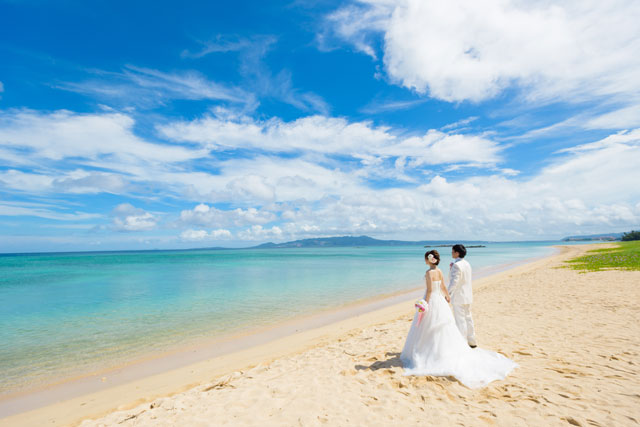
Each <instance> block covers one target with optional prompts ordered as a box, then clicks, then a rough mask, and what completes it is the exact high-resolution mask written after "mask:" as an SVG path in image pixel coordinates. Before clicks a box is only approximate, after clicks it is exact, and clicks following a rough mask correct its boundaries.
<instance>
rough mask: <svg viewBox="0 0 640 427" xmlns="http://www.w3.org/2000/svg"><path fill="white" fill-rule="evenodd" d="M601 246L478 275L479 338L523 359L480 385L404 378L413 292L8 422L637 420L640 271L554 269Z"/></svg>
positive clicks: (511, 422) (3, 422)
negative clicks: (379, 305)
mask: <svg viewBox="0 0 640 427" xmlns="http://www.w3.org/2000/svg"><path fill="white" fill-rule="evenodd" d="M597 246H603V247H604V246H607V245H581V246H566V247H562V250H561V252H560V253H559V254H558V255H554V256H552V257H548V258H544V259H541V260H538V261H535V262H532V263H529V264H526V265H523V266H519V267H516V268H513V269H510V270H507V271H504V272H501V273H498V274H495V275H492V276H489V277H486V278H483V279H481V280H478V281H476V282H474V299H475V300H474V304H473V312H474V318H475V322H476V330H477V335H478V339H479V345H480V347H483V348H487V349H490V350H494V351H498V352H501V353H503V354H504V355H506V356H507V357H509V358H511V359H513V360H515V361H516V362H517V363H518V364H519V365H520V366H519V368H517V369H516V370H515V371H514V372H513V373H512V374H511V375H509V376H508V377H507V378H506V379H505V380H504V381H497V382H494V383H492V384H490V385H489V386H488V387H486V388H483V389H478V390H471V389H468V388H466V387H464V386H462V385H461V384H460V383H458V382H457V381H455V380H452V379H448V378H436V377H404V376H402V367H401V364H400V361H399V355H400V351H401V349H402V346H403V344H404V340H405V338H406V334H407V331H408V329H409V325H410V321H411V319H412V317H413V304H412V303H413V297H412V298H411V299H407V300H406V301H402V302H401V303H397V304H394V305H391V306H387V307H385V308H382V309H377V310H375V311H370V312H366V313H361V314H359V315H357V316H354V317H351V318H348V319H343V320H340V321H337V322H335V323H332V324H329V325H324V326H320V327H317V328H313V329H309V330H305V331H302V332H298V333H292V334H290V335H288V336H286V337H282V338H279V339H276V340H274V341H271V342H267V343H263V344H260V345H258V346H255V347H250V348H246V349H243V350H240V351H237V352H235V353H232V354H228V355H224V356H221V357H215V358H212V359H209V360H205V361H201V362H198V363H194V364H191V365H189V366H186V367H182V368H179V369H172V370H169V371H167V372H161V373H157V374H155V375H151V376H149V377H145V378H142V379H138V380H135V381H132V382H129V383H126V384H121V385H117V386H114V387H111V388H107V389H105V390H101V391H98V392H94V393H89V394H86V395H83V396H80V397H75V398H71V399H68V400H64V401H61V402H58V403H55V404H52V405H49V406H46V407H43V408H40V409H36V410H33V411H29V412H24V413H21V414H17V415H13V416H10V417H6V418H3V419H0V425H3V426H4V425H7V426H9V425H11V426H29V425H34V426H35V425H38V426H44V425H57V426H59V425H82V426H101V425H136V426H138V425H167V426H169V425H189V426H207V425H287V426H289V425H321V424H327V425H367V426H372V425H391V424H398V423H402V424H418V423H421V424H427V425H453V424H460V425H483V424H491V425H493V424H495V425H505V426H506V425H508V426H513V425H566V424H572V425H584V426H586V425H595V426H598V425H603V426H604V425H636V424H638V423H639V422H640V345H639V343H638V341H639V338H640V307H638V301H640V286H638V285H640V272H638V271H633V272H630V271H601V272H595V273H594V272H591V273H579V272H577V271H574V270H570V269H567V268H558V267H560V266H561V265H562V264H563V261H564V260H567V259H570V258H574V257H576V256H578V255H580V254H581V253H583V252H584V251H586V250H588V249H594V248H596V247H597Z"/></svg>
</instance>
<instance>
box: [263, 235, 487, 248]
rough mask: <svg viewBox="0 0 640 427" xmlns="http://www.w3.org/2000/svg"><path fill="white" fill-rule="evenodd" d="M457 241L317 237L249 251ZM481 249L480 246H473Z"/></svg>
mask: <svg viewBox="0 0 640 427" xmlns="http://www.w3.org/2000/svg"><path fill="white" fill-rule="evenodd" d="M449 243H450V244H449ZM456 243H460V242H458V241H455V242H454V241H451V242H449V241H442V240H421V241H406V240H378V239H374V238H373V237H369V236H342V237H319V238H314V239H302V240H294V241H292V242H285V243H272V242H269V243H263V244H261V245H258V246H253V247H251V248H250V249H282V248H339V247H354V246H355V247H357V246H425V247H445V246H447V247H448V246H453V245H454V244H456ZM466 243H486V242H479V241H474V242H466ZM468 247H474V246H468ZM475 247H481V246H475Z"/></svg>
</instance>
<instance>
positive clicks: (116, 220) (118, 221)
mask: <svg viewBox="0 0 640 427" xmlns="http://www.w3.org/2000/svg"><path fill="white" fill-rule="evenodd" d="M111 215H112V216H113V219H112V228H113V229H114V230H116V231H149V230H153V229H154V228H156V224H157V219H156V218H155V217H154V216H153V215H151V214H150V213H149V212H145V211H144V210H143V209H139V208H135V207H133V206H132V205H131V204H129V203H121V204H119V205H118V206H116V207H115V208H114V209H113V211H112V212H111Z"/></svg>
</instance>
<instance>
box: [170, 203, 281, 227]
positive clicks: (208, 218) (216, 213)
mask: <svg viewBox="0 0 640 427" xmlns="http://www.w3.org/2000/svg"><path fill="white" fill-rule="evenodd" d="M275 219H276V216H275V215H274V214H273V213H272V212H269V211H266V210H262V209H256V208H248V209H241V208H236V209H231V210H221V209H216V208H215V207H213V206H209V205H207V204H204V203H200V204H199V205H197V206H196V207H195V208H193V209H191V210H183V211H182V212H180V221H181V222H182V223H184V224H190V225H199V226H209V227H223V226H224V227H226V226H244V225H247V224H266V223H268V222H271V221H273V220H275Z"/></svg>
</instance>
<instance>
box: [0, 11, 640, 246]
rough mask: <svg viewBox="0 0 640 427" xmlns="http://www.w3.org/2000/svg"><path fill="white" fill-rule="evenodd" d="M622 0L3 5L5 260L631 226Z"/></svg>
mask: <svg viewBox="0 0 640 427" xmlns="http://www.w3.org/2000/svg"><path fill="white" fill-rule="evenodd" d="M613 3H614V4H611V3H607V4H606V5H603V4H600V3H599V2H595V1H580V2H578V1H575V2H573V1H569V2H543V3H540V2H530V3H529V2H515V1H514V2H510V1H506V2H505V1H497V0H495V1H494V0H491V1H488V2H472V1H454V2H447V4H442V3H441V2H435V1H414V0H406V1H388V0H384V1H382V0H380V1H376V0H371V1H357V2H333V1H326V2H325V1H318V2H296V1H290V2H249V1H247V2H232V3H229V2H188V3H187V4H183V5H180V6H179V7H178V6H176V4H175V3H174V2H162V1H154V2H144V1H139V2H133V3H132V2H126V3H125V2H119V1H110V2H80V1H61V2H45V1H37V0H33V1H27V0H25V1H6V0H0V57H1V58H2V61H0V251H1V252H31V251H58V250H59V251H64V250H111V249H153V248H187V247H209V246H230V247H232V246H234V247H237V246H248V245H253V244H256V243H260V242H265V241H286V240H293V239H298V238H306V237H315V236H332V235H345V234H354V235H361V234H367V235H370V236H373V237H378V238H394V239H407V240H425V239H469V240H471V239H474V240H475V239H482V240H485V239H486V240H542V239H557V238H561V237H563V236H565V235H571V234H590V233H599V232H610V231H627V230H630V229H632V228H634V227H635V228H638V226H640V186H638V185H637V183H638V182H640V173H639V172H638V167H637V166H638V165H639V164H640V34H639V33H640V31H639V30H638V26H637V22H638V21H640V6H639V5H638V3H637V2H633V1H615V2H613Z"/></svg>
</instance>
